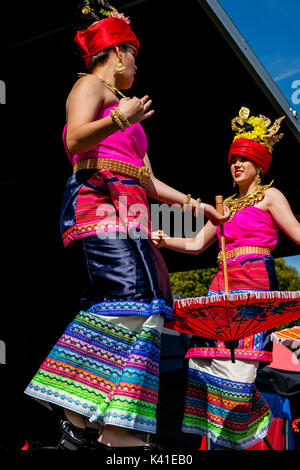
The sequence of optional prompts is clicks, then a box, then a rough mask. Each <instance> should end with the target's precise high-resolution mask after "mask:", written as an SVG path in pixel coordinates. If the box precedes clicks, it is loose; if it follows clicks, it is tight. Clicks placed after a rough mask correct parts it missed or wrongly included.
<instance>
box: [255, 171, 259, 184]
mask: <svg viewBox="0 0 300 470" xmlns="http://www.w3.org/2000/svg"><path fill="white" fill-rule="evenodd" d="M254 180H255V183H256V184H257V185H259V184H260V183H261V177H260V171H258V172H257V174H256V176H255V178H254Z"/></svg>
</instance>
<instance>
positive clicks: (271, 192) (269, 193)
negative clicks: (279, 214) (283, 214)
mask: <svg viewBox="0 0 300 470" xmlns="http://www.w3.org/2000/svg"><path fill="white" fill-rule="evenodd" d="M285 201H286V197H285V195H284V194H283V193H282V192H281V191H279V189H277V188H274V187H271V188H268V189H266V191H265V202H266V204H267V205H269V206H271V205H273V204H278V203H279V204H280V203H283V202H285Z"/></svg>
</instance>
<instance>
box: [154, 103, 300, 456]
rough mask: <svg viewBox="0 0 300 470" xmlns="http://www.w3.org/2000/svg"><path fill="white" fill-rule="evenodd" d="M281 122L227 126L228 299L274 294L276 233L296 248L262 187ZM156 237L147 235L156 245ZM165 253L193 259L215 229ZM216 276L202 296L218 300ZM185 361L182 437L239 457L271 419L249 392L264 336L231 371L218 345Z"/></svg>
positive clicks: (279, 206) (289, 220)
mask: <svg viewBox="0 0 300 470" xmlns="http://www.w3.org/2000/svg"><path fill="white" fill-rule="evenodd" d="M281 120H282V118H280V119H278V120H276V121H275V123H274V125H273V126H270V123H271V122H270V120H269V119H267V118H265V117H264V116H259V117H256V116H250V111H249V109H247V108H242V109H241V110H240V113H239V116H237V117H236V118H235V119H234V120H233V121H232V128H233V130H234V131H235V132H236V136H235V139H234V142H233V143H232V145H231V148H230V152H229V155H228V163H229V165H230V169H231V175H232V178H233V181H234V185H237V186H238V194H235V195H234V196H232V197H230V198H228V199H226V200H225V201H224V204H225V205H226V206H227V207H228V208H229V209H230V210H231V215H230V218H229V220H228V221H226V222H225V223H224V236H225V245H226V258H227V266H228V279H229V293H233V294H234V293H243V292H249V291H270V290H272V291H273V290H278V283H277V278H276V272H275V265H274V260H273V257H272V255H271V252H272V250H273V249H274V247H275V246H276V243H277V227H280V228H281V229H282V230H283V231H284V232H285V233H286V234H287V235H288V236H289V237H290V238H291V239H292V240H293V241H294V242H295V243H297V244H300V224H299V222H298V221H297V219H296V218H295V216H294V215H293V213H292V210H291V208H290V205H289V203H288V201H287V200H286V198H285V196H284V195H283V194H282V193H281V192H280V191H278V190H277V189H276V188H274V187H272V184H269V185H265V186H264V185H262V183H261V177H262V175H264V174H265V173H266V172H267V170H268V168H269V165H270V162H271V160H272V148H273V145H274V143H275V142H277V141H278V140H280V138H281V137H282V135H277V134H276V132H277V131H278V129H279V127H280V123H281ZM161 237H164V234H163V233H161V232H158V233H155V234H154V239H155V242H158V240H160V238H161ZM162 240H165V246H166V247H167V248H170V249H173V250H176V251H180V252H182V253H190V254H198V253H201V252H202V251H204V250H205V249H206V248H208V247H209V246H210V245H212V243H214V242H215V241H217V240H219V246H220V248H221V242H220V229H219V228H217V227H215V226H213V225H212V224H211V223H210V222H208V223H207V224H206V225H205V227H204V228H203V229H202V230H201V232H200V233H199V234H198V235H197V236H196V237H195V238H193V239H188V238H185V239H184V238H168V237H167V238H165V237H164V238H162ZM218 259H219V262H220V263H221V264H220V271H219V272H218V273H217V275H216V276H215V278H214V280H213V281H212V284H211V286H210V288H209V290H208V292H207V295H208V296H211V295H219V294H224V293H225V282H224V272H223V265H222V259H223V256H220V254H219V257H218ZM186 357H187V358H189V368H188V385H187V391H186V400H185V409H184V419H183V427H182V430H183V432H186V433H193V434H199V435H202V436H206V437H207V438H209V439H210V440H211V442H212V447H214V448H229V449H235V450H241V449H246V448H248V447H250V446H252V445H254V444H255V443H256V442H258V441H260V440H262V439H264V438H265V437H266V435H267V433H268V429H269V425H270V422H271V419H272V416H271V412H270V410H269V407H268V405H267V403H266V401H265V399H264V398H263V397H262V396H261V395H260V393H259V392H258V390H257V389H256V388H255V385H254V382H255V378H256V371H257V368H258V366H259V363H260V361H263V362H264V364H266V363H268V362H271V361H272V343H271V342H270V332H264V333H260V334H255V335H253V336H251V337H247V338H244V339H242V340H240V341H239V343H238V345H237V348H236V349H235V357H236V363H232V362H231V360H230V350H229V349H228V348H227V347H226V344H224V342H223V341H215V340H212V339H208V338H201V337H193V339H192V344H191V347H190V349H189V351H188V353H187V355H186Z"/></svg>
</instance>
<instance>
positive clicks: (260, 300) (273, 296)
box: [165, 291, 300, 342]
mask: <svg viewBox="0 0 300 470" xmlns="http://www.w3.org/2000/svg"><path fill="white" fill-rule="evenodd" d="M299 317H300V291H270V292H255V291H252V292H251V291H250V292H246V293H243V294H223V295H216V296H211V297H196V298H190V299H181V300H176V301H175V304H174V312H173V319H172V320H171V321H169V322H166V323H165V326H166V327H167V328H171V329H174V330H177V331H181V332H182V333H189V334H193V335H196V336H203V337H206V338H213V339H219V340H223V341H225V342H226V341H233V340H235V341H238V340H240V339H242V338H245V337H247V336H251V335H253V334H256V333H261V332H262V331H266V330H269V329H272V328H275V327H278V326H280V325H283V324H284V323H288V322H290V321H292V320H295V319H297V318H299Z"/></svg>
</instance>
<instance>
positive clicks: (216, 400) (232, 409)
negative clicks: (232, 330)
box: [182, 257, 278, 450]
mask: <svg viewBox="0 0 300 470" xmlns="http://www.w3.org/2000/svg"><path fill="white" fill-rule="evenodd" d="M228 272H229V279H230V293H236V292H237V291H238V292H247V291H251V290H255V291H260V290H261V291H264V290H278V286H277V280H276V274H275V277H274V273H275V268H274V261H273V259H272V257H264V258H262V259H249V260H245V261H243V262H242V263H237V265H233V266H230V267H229V269H228ZM247 287H248V288H247ZM231 289H232V290H231ZM223 290H224V276H223V273H222V271H220V272H219V273H218V274H217V275H216V277H215V279H214V280H213V282H212V284H211V286H210V288H209V291H208V295H216V294H221V293H223ZM269 338H270V332H267V333H261V334H258V335H253V336H252V337H248V338H245V339H243V340H240V342H239V346H238V348H237V350H236V355H235V356H236V362H235V363H232V362H231V360H230V351H229V350H226V348H225V345H224V343H223V342H222V341H214V340H210V339H205V338H194V340H193V343H192V347H191V348H190V350H189V351H188V353H187V355H186V357H188V358H189V368H188V385H187V392H186V401H185V409H184V418H183V426H182V430H183V432H186V433H193V434H198V435H202V436H206V437H207V438H209V439H211V441H212V443H213V444H214V445H216V446H223V447H228V448H231V449H236V450H239V449H240V450H241V449H245V448H247V447H250V446H252V445H254V444H255V443H256V442H258V441H260V440H261V439H263V438H264V437H265V436H266V435H267V433H268V429H269V426H270V423H271V419H272V414H271V411H270V410H269V407H268V405H267V403H266V401H265V399H264V397H262V396H261V395H260V393H259V392H258V390H257V389H256V387H255V379H256V372H257V368H258V366H259V360H255V358H258V359H261V360H268V358H269V359H271V357H272V356H271V351H270V345H271V342H270V340H269ZM219 350H220V354H218V351H219ZM226 352H227V357H226V355H225V353H226ZM249 358H250V359H249Z"/></svg>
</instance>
